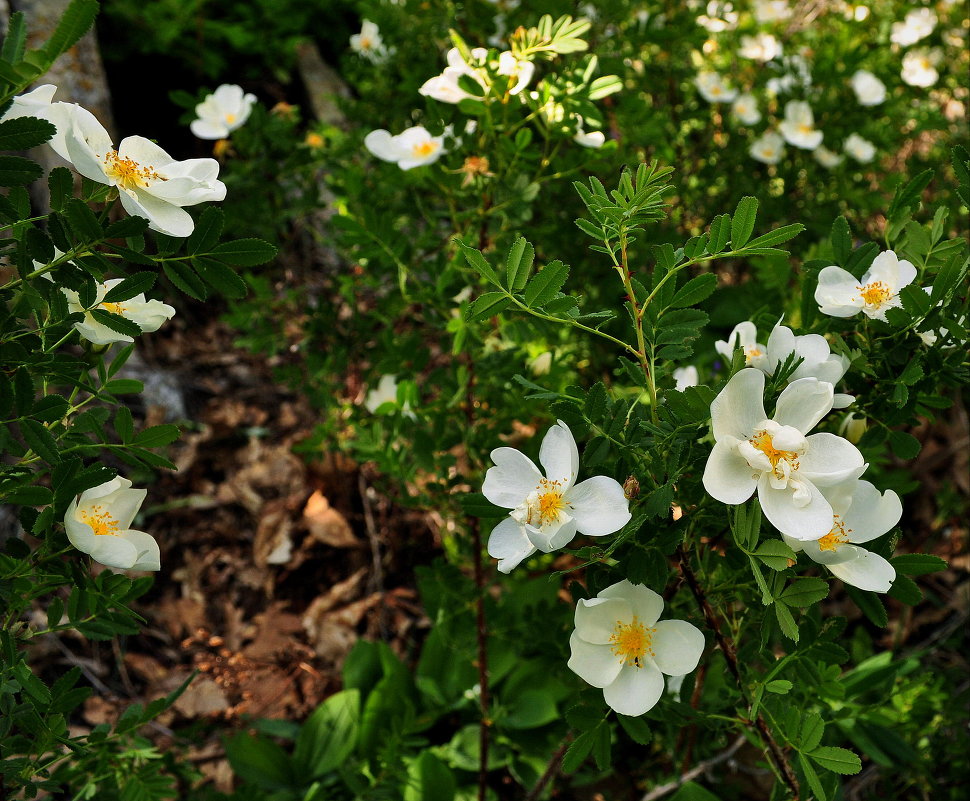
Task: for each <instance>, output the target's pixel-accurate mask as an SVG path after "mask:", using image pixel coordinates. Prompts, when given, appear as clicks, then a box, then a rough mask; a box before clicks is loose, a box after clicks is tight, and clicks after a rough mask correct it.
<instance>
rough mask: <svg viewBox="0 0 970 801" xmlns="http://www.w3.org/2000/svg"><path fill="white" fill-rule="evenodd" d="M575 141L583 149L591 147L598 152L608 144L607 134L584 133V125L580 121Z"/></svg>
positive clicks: (599, 132)
mask: <svg viewBox="0 0 970 801" xmlns="http://www.w3.org/2000/svg"><path fill="white" fill-rule="evenodd" d="M573 141H574V142H575V143H576V144H577V145H581V146H582V147H589V148H592V149H594V150H596V149H598V148H601V147H603V145H604V144H606V134H604V133H603V132H602V131H589V132H587V131H584V130H583V123H582V121H580V122H579V123H578V125H577V127H576V133H575V135H574V136H573Z"/></svg>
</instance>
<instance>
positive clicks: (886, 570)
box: [828, 548, 896, 592]
mask: <svg viewBox="0 0 970 801" xmlns="http://www.w3.org/2000/svg"><path fill="white" fill-rule="evenodd" d="M859 550H862V549H861V548H860V549H859ZM863 554H864V555H863V556H861V557H859V558H858V559H853V560H851V561H849V562H842V563H840V564H837V565H829V566H828V568H829V570H831V571H832V574H833V575H834V576H836V577H838V578H840V579H842V581H844V582H845V583H846V584H851V585H852V586H853V587H858V588H859V589H860V590H869V591H870V592H889V590H890V588H891V587H892V583H893V581H895V579H896V570H895V568H893V566H892V565H891V564H889V562H887V561H886V560H885V559H883V557H881V556H879V554H875V553H872V552H870V551H863Z"/></svg>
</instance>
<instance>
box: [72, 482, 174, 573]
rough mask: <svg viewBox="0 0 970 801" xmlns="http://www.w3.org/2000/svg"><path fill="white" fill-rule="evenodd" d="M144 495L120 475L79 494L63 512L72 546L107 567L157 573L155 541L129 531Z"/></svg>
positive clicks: (137, 532) (158, 568) (144, 491)
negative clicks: (132, 487) (155, 571)
mask: <svg viewBox="0 0 970 801" xmlns="http://www.w3.org/2000/svg"><path fill="white" fill-rule="evenodd" d="M147 494H148V492H147V490H143V489H139V490H133V489H131V482H130V481H129V480H128V479H127V478H121V476H118V477H117V478H113V479H111V481H108V482H106V483H104V484H101V485H100V486H97V487H93V488H91V489H89V490H85V491H84V492H82V493H81V496H80V497H79V498H75V499H74V500H73V501H71V503H70V505H69V506H68V507H67V511H66V512H65V513H64V528H65V530H66V531H67V538H68V539H69V540H70V541H71V545H73V546H74V547H75V548H77V549H78V550H79V551H82V552H83V553H86V554H88V555H89V556H90V557H91V558H92V559H94V560H95V561H97V562H100V563H101V564H103V565H105V566H107V567H116V568H119V569H121V570H160V569H161V562H160V556H159V551H158V543H157V542H155V538H154V537H152V536H151V535H150V534H146V533H145V532H144V531H135V530H134V529H132V528H131V523H132V521H133V520H134V519H135V515H136V514H138V509H139V507H140V506H141V504H142V501H144V500H145V496H146V495H147Z"/></svg>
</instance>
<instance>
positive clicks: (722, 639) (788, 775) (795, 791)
mask: <svg viewBox="0 0 970 801" xmlns="http://www.w3.org/2000/svg"><path fill="white" fill-rule="evenodd" d="M677 559H678V561H679V563H680V572H681V575H682V576H683V577H684V580H685V581H686V582H687V586H688V587H690V591H691V593H693V595H694V599H695V600H696V601H697V605H698V606H699V607H700V608H701V610H702V611H703V612H704V618H705V620H706V621H707V625H708V628H710V629H711V631H713V632H714V639H715V640H717V644H718V646H719V647H720V649H721V651H722V653H723V654H724V659H725V661H726V662H727V665H728V670H730V671H731V675H732V676H734V680H735V681H736V682H737V684H738V688H739V689H740V690H741V695H742V696H743V697H744V699H745V703H748V704H749V709H750V702H749V701H748V700H747V696H748V694H747V691H746V690H745V686H744V680H743V679H742V677H741V670H740V668H739V667H738V655H737V652H736V651H735V650H734V643H732V642H731V640H730V639H728V638H727V637H726V636H725V635H724V633H723V632H722V631H721V626H720V622H719V621H718V618H717V615H716V614H715V613H714V609H713V608H712V607H711V604H710V602H709V601H708V600H707V596H705V595H704V590H703V589H702V588H701V586H700V584H699V583H698V581H697V576H695V575H694V571H693V570H691V567H690V561H689V559H688V557H687V553H686V552H685V551H684V546H683V545H679V546H677ZM752 725H754V726H755V728H757V730H758V732H760V734H761V736H762V737H763V738H764V740H765V742H766V743H767V744H768V751H769V753H770V754H771V758H772V761H773V762H774V763H775V767H776V768H777V769H778V771H779V772H780V775H781V776H782V778H783V779H784V781H785V784H787V785H788V789H789V790H790V791H791V794H792V798H793V799H794V801H798V798H799V794H800V789H799V787H798V777H797V776H795V771H794V770H792V766H791V764H789V762H788V758H787V757H786V756H785V752H784V751H783V750H782V748H781V746H779V745H778V743H777V742H776V740H775V738H774V736H773V735H772V733H771V730H770V729H769V728H768V724H767V723H765V720H764V718H763V717H762V716H761V715H760V714H759V715H758V716H757V717H756V718H755V720H754V721H753V722H752Z"/></svg>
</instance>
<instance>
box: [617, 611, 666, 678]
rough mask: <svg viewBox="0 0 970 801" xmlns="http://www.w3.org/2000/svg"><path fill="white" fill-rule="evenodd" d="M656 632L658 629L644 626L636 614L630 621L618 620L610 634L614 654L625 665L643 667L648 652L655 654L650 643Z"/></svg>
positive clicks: (651, 654)
mask: <svg viewBox="0 0 970 801" xmlns="http://www.w3.org/2000/svg"><path fill="white" fill-rule="evenodd" d="M656 632H657V630H656V629H648V628H647V627H646V626H644V625H643V623H641V622H640V618H638V617H637V616H636V615H634V616H633V620H631V621H630V622H629V623H624V622H623V621H621V620H617V621H616V625H614V626H613V633H612V634H611V635H610V642H611V643H612V644H613V645H612V651H613V654H614V655H615V656H618V657H620V658H621V659H622V660H623V664H624V665H632V666H633V667H638V668H641V667H643V664H644V658H645V657H646V655H647V654H650V656H655V654H654V652H653V648H651V647H650V643H651V641H652V640H653V635H654V634H656Z"/></svg>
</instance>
